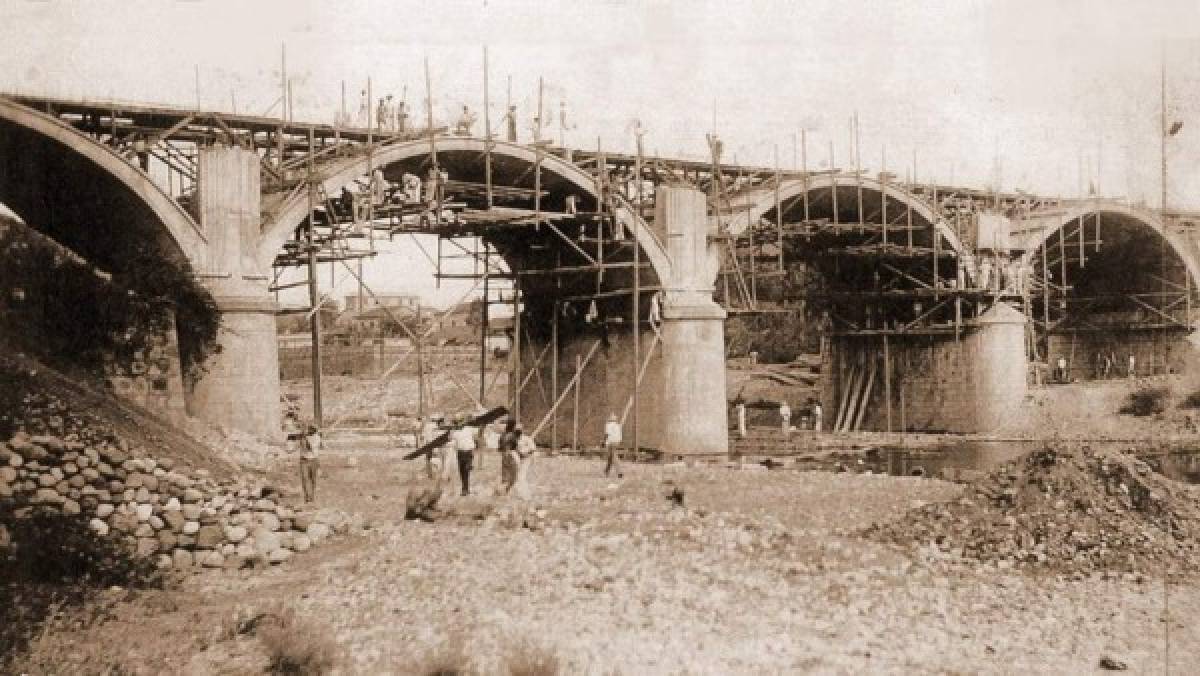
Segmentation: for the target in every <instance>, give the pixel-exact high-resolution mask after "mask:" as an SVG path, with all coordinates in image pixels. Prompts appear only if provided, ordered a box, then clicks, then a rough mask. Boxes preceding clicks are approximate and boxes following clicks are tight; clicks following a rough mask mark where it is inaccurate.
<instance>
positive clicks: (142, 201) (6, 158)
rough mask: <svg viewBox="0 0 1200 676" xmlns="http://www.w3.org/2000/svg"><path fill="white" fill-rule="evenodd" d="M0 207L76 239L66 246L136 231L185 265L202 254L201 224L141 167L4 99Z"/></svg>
mask: <svg viewBox="0 0 1200 676" xmlns="http://www.w3.org/2000/svg"><path fill="white" fill-rule="evenodd" d="M0 202H4V203H6V204H8V205H9V206H10V207H11V208H12V209H13V211H15V212H17V213H18V214H19V215H21V216H22V217H23V218H25V219H26V220H27V221H29V223H30V224H31V225H33V226H35V227H37V228H39V229H42V230H44V231H46V232H47V234H49V235H51V236H52V237H55V238H56V239H60V241H61V240H64V239H65V240H66V241H63V243H64V244H67V245H68V246H71V245H72V244H75V245H78V244H79V241H82V240H76V241H74V242H73V241H72V240H73V239H74V237H76V236H78V237H81V238H85V239H86V237H91V236H97V237H105V236H113V235H114V234H118V233H121V232H122V231H128V230H129V229H130V228H137V229H138V231H135V232H134V233H133V234H134V235H135V236H150V237H155V238H156V239H157V240H158V241H160V242H162V243H164V244H167V245H168V248H169V249H173V250H174V251H175V252H176V253H178V254H180V255H181V256H183V257H184V258H186V259H187V260H189V261H192V262H196V261H198V260H199V259H200V258H201V257H202V255H203V253H204V250H205V245H206V238H205V236H204V232H203V230H202V229H201V228H200V226H199V225H197V223H196V221H195V220H194V219H193V218H192V216H191V215H190V214H189V213H188V212H187V211H186V210H184V209H183V207H181V206H180V205H179V203H178V202H176V201H175V200H174V199H172V198H171V197H170V196H169V195H168V194H167V193H166V192H165V191H163V190H162V189H161V188H160V187H159V186H158V185H157V184H155V183H154V181H153V180H151V178H150V177H149V176H148V175H146V174H145V173H144V172H142V170H141V169H139V168H137V167H135V166H134V165H132V164H130V163H129V162H128V161H126V160H125V158H123V157H121V156H120V155H119V154H117V153H116V152H115V151H113V150H112V149H111V148H109V147H108V146H105V145H103V144H101V143H98V142H96V141H95V140H93V139H92V138H90V137H88V136H87V135H85V134H83V133H81V132H79V131H78V130H76V129H74V128H73V127H71V126H70V125H68V124H66V123H64V122H62V121H60V120H58V119H57V118H54V117H52V116H50V115H46V114H44V113H41V112H38V111H36V110H33V109H32V108H29V107H28V106H24V105H21V104H19V103H16V102H14V101H11V100H9V99H6V98H3V97H0ZM73 248H74V247H73ZM80 253H83V254H85V255H86V254H87V251H81V252H80ZM97 263H100V264H103V263H104V261H97Z"/></svg>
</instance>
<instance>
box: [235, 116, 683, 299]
mask: <svg viewBox="0 0 1200 676" xmlns="http://www.w3.org/2000/svg"><path fill="white" fill-rule="evenodd" d="M485 144H486V142H485V141H484V140H483V139H478V138H468V137H459V136H453V137H446V138H438V139H437V149H438V152H477V153H480V154H483V153H484V152H485V151H486V145H485ZM428 153H429V141H428V140H418V141H407V142H404V143H397V144H395V145H388V146H384V147H382V148H379V149H378V150H377V151H375V153H374V156H373V158H372V162H373V164H374V166H376V167H385V166H387V165H389V164H393V163H395V162H399V161H402V160H405V159H409V158H413V157H418V156H421V155H426V154H428ZM492 154H493V155H500V156H504V157H508V158H512V159H516V160H519V161H521V162H524V163H526V164H528V165H530V166H532V165H533V164H534V163H536V162H537V159H538V154H537V153H536V152H535V151H534V150H532V149H530V148H528V147H525V146H522V145H518V144H515V143H507V142H503V141H493V142H492ZM541 160H542V171H545V172H550V173H551V174H553V175H555V176H558V177H561V178H562V179H563V180H565V181H568V182H569V183H571V184H572V185H574V186H575V187H576V188H578V190H579V191H580V192H581V193H583V194H586V195H589V196H591V197H593V198H594V197H598V194H597V192H596V187H595V179H594V178H593V177H592V176H591V175H590V174H588V173H587V172H585V171H584V170H582V169H580V168H579V167H577V166H575V165H573V164H571V163H570V162H567V161H566V160H563V159H562V158H559V157H556V156H554V155H547V154H543V155H542V156H541ZM366 173H367V158H366V156H365V155H358V156H355V157H351V158H346V159H343V160H339V161H337V162H334V163H332V164H331V165H327V166H326V167H325V169H324V170H323V175H324V178H323V179H322V186H323V187H324V189H325V192H326V193H327V194H336V192H337V191H338V190H340V189H341V187H342V186H344V185H346V184H348V183H350V182H351V181H353V180H354V179H355V178H357V177H359V176H363V175H364V174H366ZM618 204H619V206H618V207H617V213H616V216H617V220H618V221H619V222H620V223H621V224H623V225H624V226H625V227H626V228H627V229H628V230H629V231H630V232H633V233H634V236H635V237H636V238H637V240H638V243H639V244H641V247H642V251H643V252H644V254H645V255H646V257H647V259H648V261H649V262H650V264H651V265H652V266H653V268H654V271H655V273H656V274H657V276H658V278H659V279H660V280H666V279H670V278H671V275H670V266H671V264H670V259H669V258H668V256H667V254H666V249H665V248H664V246H663V243H662V241H661V240H660V239H659V238H658V236H657V235H656V234H655V233H654V231H653V230H651V229H650V227H649V226H648V225H647V224H646V223H645V222H644V221H643V220H642V219H641V218H639V217H638V216H637V214H635V213H634V211H633V210H632V209H631V208H630V206H629V205H628V204H626V203H625V202H624V201H623V200H621V201H619V203H618ZM307 212H308V200H307V197H306V196H305V195H303V194H299V195H296V196H294V197H293V198H292V199H290V200H288V201H286V202H284V203H283V204H281V205H279V206H278V207H277V208H276V209H274V210H273V214H272V215H271V217H270V218H269V219H268V220H267V222H266V223H264V224H263V232H262V239H261V241H260V243H259V247H258V255H257V262H258V264H259V265H260V266H261V267H262V269H267V268H269V267H270V265H271V261H272V260H274V258H275V256H276V254H278V253H279V251H280V250H281V249H282V248H283V244H284V242H285V241H287V239H288V237H289V236H290V235H291V233H292V232H293V231H294V230H295V229H296V227H297V226H299V225H300V224H301V223H302V222H303V221H304V219H305V217H306V216H307Z"/></svg>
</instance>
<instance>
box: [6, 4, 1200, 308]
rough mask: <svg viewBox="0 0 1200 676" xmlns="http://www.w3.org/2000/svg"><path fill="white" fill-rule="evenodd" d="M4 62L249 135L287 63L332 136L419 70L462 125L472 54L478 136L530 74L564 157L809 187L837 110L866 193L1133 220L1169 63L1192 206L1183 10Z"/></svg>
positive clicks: (257, 21)
mask: <svg viewBox="0 0 1200 676" xmlns="http://www.w3.org/2000/svg"><path fill="white" fill-rule="evenodd" d="M0 44H4V45H5V47H4V49H3V50H0V90H4V91H16V92H22V93H37V94H45V95H54V96H63V97H88V98H116V99H128V100H134V101H141V102H158V103H172V104H179V105H184V106H194V105H195V102H196V96H197V88H196V70H197V68H198V70H199V96H200V102H201V105H202V107H204V108H215V109H221V110H229V109H230V108H231V107H232V105H233V101H234V99H236V103H237V107H238V110H239V111H240V112H254V113H264V112H266V111H268V110H270V109H271V106H272V104H273V103H274V102H275V101H276V99H277V98H278V96H279V91H280V87H279V71H280V60H281V47H282V46H283V45H286V52H287V68H288V74H289V76H290V77H291V79H292V81H293V91H294V105H295V115H296V117H297V118H298V119H313V120H317V121H332V117H333V114H334V112H335V111H336V110H337V107H338V105H339V98H340V86H341V82H343V81H345V83H346V88H347V91H348V98H349V99H350V102H349V104H348V105H349V107H351V108H352V109H353V108H355V107H356V106H357V95H358V91H359V90H360V89H363V88H365V85H366V79H367V77H368V76H370V77H371V78H372V85H373V86H372V89H373V93H374V94H375V95H376V96H380V95H383V94H386V93H392V94H394V95H396V96H400V95H401V94H402V92H404V91H405V87H407V100H408V102H409V104H410V105H411V106H418V107H419V106H421V105H423V102H424V99H425V84H424V73H423V66H422V61H423V58H425V57H428V60H429V64H430V72H431V77H432V80H433V100H434V108H435V113H436V115H437V116H438V117H439V118H441V119H443V120H444V119H447V118H449V117H450V116H451V115H452V113H453V112H454V111H456V110H458V109H459V107H460V106H461V105H462V104H463V103H466V104H469V105H471V106H472V108H475V109H479V108H480V107H481V105H482V99H483V93H482V92H483V71H482V49H483V46H484V45H487V46H488V48H489V57H490V62H491V67H490V72H491V92H492V110H493V114H494V118H498V117H499V114H500V111H501V110H502V107H503V105H504V102H505V98H506V89H507V87H506V81H507V78H508V77H509V76H511V78H512V98H513V101H514V103H516V104H517V105H518V106H519V111H520V114H521V115H522V117H523V119H524V121H526V122H527V121H528V118H529V116H530V115H531V114H532V109H533V107H534V106H535V105H536V92H537V81H538V77H539V76H541V77H543V78H544V79H545V83H546V85H545V90H546V95H545V105H546V108H547V115H552V114H554V113H556V112H557V110H558V105H559V102H560V101H565V102H566V104H567V107H568V111H569V113H568V118H569V122H570V123H571V124H573V125H574V126H575V129H572V130H571V131H569V132H568V134H567V141H568V144H571V145H576V146H583V147H588V148H593V147H595V145H596V143H597V139H599V142H600V143H601V145H602V146H603V147H604V148H606V149H613V150H628V149H630V148H631V147H632V135H631V133H630V131H629V130H630V125H631V122H632V120H634V119H635V118H636V119H640V120H641V121H642V124H643V127H644V128H645V129H646V130H647V132H648V133H647V136H646V143H647V149H648V150H649V151H651V152H657V153H660V154H663V155H676V156H681V155H682V156H694V157H702V156H703V154H704V152H705V144H704V134H705V132H707V131H710V130H711V128H712V126H713V118H714V111H715V116H716V128H717V131H718V132H719V133H720V134H721V136H722V137H723V138H724V139H725V141H726V148H727V151H726V152H727V153H728V157H729V159H732V157H733V156H734V155H736V157H737V159H738V160H739V161H741V162H747V163H757V164H763V165H768V166H769V165H771V164H773V162H774V155H775V152H776V150H777V152H778V155H779V161H780V163H781V165H782V166H783V167H785V168H786V167H789V166H791V165H792V162H793V157H794V155H793V136H794V135H796V134H798V132H799V130H800V129H801V128H804V129H806V130H807V134H808V157H809V166H810V167H819V166H822V164H825V165H827V163H828V156H829V146H830V141H832V142H833V145H834V156H835V163H836V164H837V165H838V166H843V167H845V166H848V159H847V157H848V145H849V125H848V119H849V117H850V116H851V115H852V114H853V113H854V112H855V111H857V113H858V115H859V119H860V126H861V133H862V141H861V147H862V151H861V154H862V161H863V165H864V166H865V167H868V168H870V169H871V170H872V171H877V170H878V169H879V168H880V167H881V164H882V157H883V152H884V147H885V146H886V154H887V158H888V160H887V161H888V168H889V169H890V170H892V171H894V172H895V173H897V174H899V175H900V176H902V177H903V176H904V175H905V173H906V172H907V171H909V170H910V168H911V165H912V163H913V155H914V151H915V153H916V163H917V165H918V168H917V173H918V175H919V177H920V178H921V179H922V180H926V179H927V178H928V177H929V176H933V177H935V178H936V179H937V180H940V181H944V182H950V181H951V180H952V179H953V181H954V182H957V183H964V184H968V185H974V186H983V185H985V184H990V183H993V182H994V181H995V180H996V177H997V168H999V172H998V173H999V178H1000V184H1001V187H1002V188H1004V189H1014V188H1020V189H1025V190H1030V191H1034V192H1042V193H1059V194H1065V195H1076V194H1078V193H1079V191H1080V186H1081V185H1083V186H1086V185H1087V184H1088V183H1089V182H1094V183H1097V184H1099V186H1100V189H1101V191H1102V192H1103V193H1105V194H1107V195H1114V196H1128V197H1132V198H1139V197H1145V198H1146V199H1147V200H1148V201H1149V202H1150V203H1151V204H1157V202H1158V193H1159V180H1158V168H1159V145H1158V139H1159V135H1158V127H1159V99H1160V97H1159V69H1160V54H1161V50H1162V46H1163V45H1164V44H1165V45H1166V55H1167V67H1168V79H1169V82H1168V97H1167V98H1168V110H1169V115H1170V117H1171V118H1172V119H1181V120H1183V121H1184V128H1183V131H1182V132H1181V133H1180V134H1179V135H1178V136H1176V137H1174V138H1173V139H1172V144H1171V149H1170V152H1169V165H1170V170H1171V180H1170V197H1169V200H1170V204H1171V205H1172V206H1187V207H1192V208H1200V191H1198V190H1197V189H1196V188H1197V186H1198V182H1200V163H1197V161H1196V157H1197V151H1200V3H1198V2H1195V1H1194V0H1192V1H1187V0H1179V1H1175V0H1162V1H1160V2H1105V1H1103V0H1092V1H1090V2H1084V1H1065V0H1064V1H1055V0H1040V1H1037V0H1033V1H1030V0H1010V1H995V2H981V1H976V0H936V1H931V2H882V1H881V2H865V1H860V2H854V1H851V0H835V1H825V0H815V1H806V2H784V1H781V0H780V1H770V0H763V1H749V0H747V1H738V0H724V1H721V2H715V1H705V0H696V1H692V2H681V1H676V2H672V1H661V2H624V1H620V0H609V1H605V2H582V1H578V0H577V1H574V2H570V1H568V2H548V1H543V2H536V1H531V0H488V1H484V0H475V1H466V0H464V1H442V2H397V1H395V0H391V1H384V2H357V3H352V2H337V3H334V2H298V1H295V0H292V1H289V2H262V1H260V2H253V3H246V2H237V1H234V2H226V1H224V0H193V1H187V2H185V1H182V0H181V1H177V2H163V1H155V2H136V1H122V2H104V1H94V0H93V1H90V2H86V3H85V2H79V3H73V2H58V1H48V2H35V1H32V0H4V1H3V2H2V3H0ZM273 112H276V113H277V112H278V108H275V109H274V111H273ZM351 112H353V110H352V111H351ZM555 117H556V115H555ZM522 126H523V127H526V125H524V124H523V125H522ZM523 133H527V128H524V129H523ZM1081 166H1082V167H1083V170H1082V171H1081V170H1080V167H1081ZM401 255H406V256H410V257H411V256H413V252H411V251H408V252H407V253H405V254H401ZM416 256H419V254H416ZM387 258H395V256H389V257H387ZM384 267H387V268H391V269H395V268H397V267H406V266H404V265H396V263H395V261H393V262H392V263H391V264H390V265H386V266H383V265H382V264H378V265H374V266H372V274H379V275H383V277H379V279H380V280H381V281H380V284H381V287H383V286H386V287H389V288H392V287H395V286H397V285H399V286H405V285H408V284H410V283H414V284H419V285H420V286H421V287H422V289H424V288H425V287H427V285H428V284H430V283H431V282H430V281H429V279H428V276H427V275H425V278H424V280H423V281H419V280H416V277H411V279H406V280H405V281H404V282H403V283H400V282H397V281H396V280H397V279H399V277H397V276H396V273H394V272H386V273H385V272H383V271H382V270H383V268H384ZM375 268H379V269H378V270H376V269H375ZM326 276H327V275H326ZM450 295H452V294H451V293H449V292H448V293H445V294H442V296H443V297H441V298H440V301H441V302H448V301H449V300H452V298H450V297H449V296H450Z"/></svg>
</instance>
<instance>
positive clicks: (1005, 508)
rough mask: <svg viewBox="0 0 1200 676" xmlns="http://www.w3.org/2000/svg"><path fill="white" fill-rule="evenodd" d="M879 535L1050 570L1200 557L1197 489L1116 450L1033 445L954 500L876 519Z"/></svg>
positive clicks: (928, 549)
mask: <svg viewBox="0 0 1200 676" xmlns="http://www.w3.org/2000/svg"><path fill="white" fill-rule="evenodd" d="M865 534H866V535H867V536H868V537H871V538H873V539H877V540H882V541H885V542H892V543H897V544H901V545H906V546H912V547H917V548H921V549H922V551H923V553H925V554H928V555H930V556H932V557H933V558H943V559H961V560H965V561H969V562H977V563H988V564H993V565H995V566H997V567H998V568H1001V569H1006V568H1012V567H1024V568H1038V569H1043V570H1046V571H1048V572H1065V573H1075V572H1085V573H1086V572H1090V571H1124V572H1156V571H1159V570H1162V569H1163V568H1164V567H1166V568H1169V569H1177V568H1194V567H1195V566H1196V565H1197V563H1198V562H1200V556H1197V554H1198V552H1197V544H1196V541H1195V537H1196V536H1197V535H1200V490H1197V489H1196V488H1194V487H1192V486H1189V485H1187V484H1181V483H1177V482H1175V481H1172V480H1170V479H1167V478H1165V477H1163V476H1161V475H1159V474H1156V473H1155V472H1154V471H1152V470H1151V468H1150V467H1149V465H1147V464H1146V463H1144V462H1142V461H1141V460H1138V459H1136V458H1134V457H1133V456H1129V455H1125V454H1122V453H1117V452H1109V451H1094V450H1091V449H1089V448H1088V447H1086V446H1082V447H1069V448H1068V447H1046V448H1043V449H1041V450H1037V451H1033V452H1031V453H1029V454H1027V455H1025V456H1023V457H1021V458H1018V459H1017V460H1014V461H1013V462H1011V463H1008V464H1006V465H1003V466H1001V467H1000V468H998V469H997V470H995V471H993V472H991V473H990V474H988V475H986V476H984V477H982V478H980V479H979V480H977V481H975V482H972V483H971V484H968V485H967V488H966V491H965V492H964V494H963V495H962V496H961V497H960V498H958V499H957V500H954V501H951V502H946V503H937V504H930V505H925V506H923V507H920V508H919V509H916V510H913V511H911V512H909V513H908V515H906V516H905V517H904V518H902V519H900V520H898V521H894V522H891V523H886V524H880V525H876V526H872V527H871V528H869V529H867V531H866V532H865Z"/></svg>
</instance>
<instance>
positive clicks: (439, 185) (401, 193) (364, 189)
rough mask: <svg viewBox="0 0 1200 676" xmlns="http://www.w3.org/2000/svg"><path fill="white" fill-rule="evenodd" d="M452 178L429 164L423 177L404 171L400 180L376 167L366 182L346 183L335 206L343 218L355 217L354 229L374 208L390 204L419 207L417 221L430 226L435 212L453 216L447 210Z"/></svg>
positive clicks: (444, 171) (355, 229)
mask: <svg viewBox="0 0 1200 676" xmlns="http://www.w3.org/2000/svg"><path fill="white" fill-rule="evenodd" d="M449 181H450V173H449V172H447V171H446V170H445V169H440V168H435V167H430V168H429V171H428V172H427V173H426V175H425V178H424V179H421V178H420V177H418V176H417V175H416V174H412V173H409V172H405V173H404V174H403V175H402V176H401V177H400V182H399V183H398V184H397V183H392V182H391V181H389V180H388V179H387V177H386V176H384V173H383V170H382V169H378V168H377V169H375V170H374V171H372V172H371V176H370V177H369V178H368V179H367V180H366V182H365V183H364V182H362V181H358V182H356V185H354V186H349V185H347V186H343V187H342V192H341V195H339V196H338V199H337V201H336V206H335V208H336V210H337V212H338V216H339V218H340V219H349V220H351V221H352V223H353V228H354V231H355V232H357V231H358V230H360V229H361V228H362V227H364V226H365V225H366V224H367V223H368V222H369V221H370V220H371V210H372V208H374V209H376V210H379V209H382V208H384V207H387V206H404V207H419V208H420V209H422V210H423V213H422V214H421V215H420V216H419V218H418V222H419V223H421V224H422V225H425V226H428V225H429V224H431V223H433V222H434V220H435V217H434V215H435V214H441V216H442V217H443V218H446V219H452V218H453V215H452V214H446V213H444V205H445V201H446V185H447V183H449Z"/></svg>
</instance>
